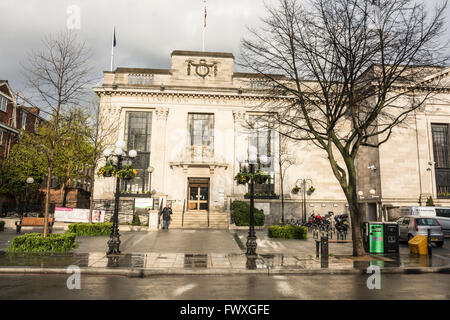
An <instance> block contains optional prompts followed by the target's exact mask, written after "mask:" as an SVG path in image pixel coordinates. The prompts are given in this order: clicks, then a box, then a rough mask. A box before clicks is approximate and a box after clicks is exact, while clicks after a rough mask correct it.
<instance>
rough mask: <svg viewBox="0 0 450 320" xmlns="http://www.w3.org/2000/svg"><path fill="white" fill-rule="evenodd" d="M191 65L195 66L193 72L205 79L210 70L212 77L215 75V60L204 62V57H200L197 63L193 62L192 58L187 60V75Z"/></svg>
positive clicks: (189, 72) (189, 73)
mask: <svg viewBox="0 0 450 320" xmlns="http://www.w3.org/2000/svg"><path fill="white" fill-rule="evenodd" d="M191 67H194V68H195V73H196V74H197V75H198V76H199V77H202V78H203V79H205V78H206V77H207V76H208V75H209V74H211V73H212V72H213V73H214V77H217V62H212V63H206V60H205V59H200V62H199V63H194V61H192V60H188V61H187V75H188V76H190V75H191Z"/></svg>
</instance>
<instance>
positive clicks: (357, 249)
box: [348, 199, 366, 257]
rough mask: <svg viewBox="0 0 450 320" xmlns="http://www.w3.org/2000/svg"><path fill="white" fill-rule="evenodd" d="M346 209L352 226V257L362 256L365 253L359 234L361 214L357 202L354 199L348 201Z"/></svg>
mask: <svg viewBox="0 0 450 320" xmlns="http://www.w3.org/2000/svg"><path fill="white" fill-rule="evenodd" d="M348 207H349V211H350V217H351V224H352V240H353V256H355V257H359V256H363V255H365V254H366V252H365V250H364V246H363V239H362V234H361V214H360V211H359V206H358V201H357V200H356V199H348Z"/></svg>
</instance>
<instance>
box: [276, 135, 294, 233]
mask: <svg viewBox="0 0 450 320" xmlns="http://www.w3.org/2000/svg"><path fill="white" fill-rule="evenodd" d="M288 143H289V138H288V137H286V136H283V135H280V138H279V151H278V166H279V169H280V197H281V224H284V222H285V221H284V178H285V177H286V171H287V170H288V169H289V168H290V167H291V166H292V165H294V164H296V159H295V156H294V155H293V154H292V153H291V152H289V145H288Z"/></svg>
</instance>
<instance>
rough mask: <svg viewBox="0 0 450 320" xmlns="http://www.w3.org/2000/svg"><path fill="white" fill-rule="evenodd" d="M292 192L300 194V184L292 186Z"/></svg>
mask: <svg viewBox="0 0 450 320" xmlns="http://www.w3.org/2000/svg"><path fill="white" fill-rule="evenodd" d="M291 192H292V193H293V194H298V193H299V192H300V187H299V186H295V187H293V188H292V190H291Z"/></svg>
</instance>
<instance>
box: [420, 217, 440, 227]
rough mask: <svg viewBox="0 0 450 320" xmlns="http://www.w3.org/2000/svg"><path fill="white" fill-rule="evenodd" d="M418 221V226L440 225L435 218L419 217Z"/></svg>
mask: <svg viewBox="0 0 450 320" xmlns="http://www.w3.org/2000/svg"><path fill="white" fill-rule="evenodd" d="M416 222H417V225H418V226H432V227H437V226H439V223H438V222H437V220H436V219H433V218H418V219H416Z"/></svg>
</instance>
